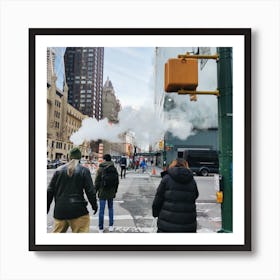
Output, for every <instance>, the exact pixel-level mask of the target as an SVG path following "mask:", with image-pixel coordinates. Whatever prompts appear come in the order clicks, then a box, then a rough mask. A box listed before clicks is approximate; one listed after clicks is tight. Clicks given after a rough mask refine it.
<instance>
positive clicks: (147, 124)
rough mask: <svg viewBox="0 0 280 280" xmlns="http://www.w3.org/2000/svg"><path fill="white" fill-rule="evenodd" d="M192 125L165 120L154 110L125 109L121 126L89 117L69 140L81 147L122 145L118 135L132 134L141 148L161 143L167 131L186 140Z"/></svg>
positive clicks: (177, 120) (176, 120)
mask: <svg viewBox="0 0 280 280" xmlns="http://www.w3.org/2000/svg"><path fill="white" fill-rule="evenodd" d="M191 129H192V125H191V124H190V123H188V122H187V123H186V122H185V121H184V122H182V121H180V120H179V119H175V120H174V119H171V120H168V121H164V120H162V119H161V118H160V117H159V116H158V115H157V114H156V113H155V112H154V111H153V110H151V109H149V108H146V107H142V108H140V109H134V108H132V107H124V108H123V110H122V111H121V112H120V113H119V123H117V124H110V123H109V122H108V119H103V120H101V121H97V120H96V119H95V118H87V119H84V120H83V122H82V126H81V128H80V129H79V130H78V131H77V132H75V133H73V134H72V136H71V137H70V141H71V142H73V143H74V144H75V145H80V144H82V143H83V141H84V140H87V141H89V140H98V139H102V140H107V141H110V142H116V143H117V142H121V141H122V140H121V139H120V138H119V135H120V134H122V133H124V132H127V131H132V132H133V133H134V135H135V141H136V144H137V145H139V146H143V145H147V144H154V143H155V142H158V141H159V140H160V139H161V138H162V136H163V134H164V133H165V132H166V131H170V132H171V133H173V134H174V135H175V136H177V137H179V138H180V139H186V138H187V137H188V135H189V134H190V133H191Z"/></svg>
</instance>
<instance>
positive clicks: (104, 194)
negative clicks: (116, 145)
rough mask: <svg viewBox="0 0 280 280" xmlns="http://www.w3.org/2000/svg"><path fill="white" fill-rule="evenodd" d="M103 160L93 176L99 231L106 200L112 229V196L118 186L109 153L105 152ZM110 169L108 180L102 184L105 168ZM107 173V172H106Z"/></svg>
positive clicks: (116, 172)
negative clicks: (96, 196)
mask: <svg viewBox="0 0 280 280" xmlns="http://www.w3.org/2000/svg"><path fill="white" fill-rule="evenodd" d="M103 159H104V161H103V162H101V163H100V165H99V168H98V170H97V173H96V177H95V186H96V190H97V193H98V198H99V206H100V207H99V222H98V225H99V232H100V233H103V232H104V211H105V206H106V202H107V204H108V212H109V231H110V232H113V231H114V227H113V225H114V206H113V202H114V198H115V197H116V193H117V191H118V186H119V174H118V171H117V169H116V168H115V165H114V163H113V162H112V160H111V155H109V154H105V155H104V156H103ZM109 169H110V175H109V176H110V177H111V178H110V179H111V180H110V182H109V183H108V185H107V184H106V185H105V184H104V173H106V170H109ZM108 173H109V172H108Z"/></svg>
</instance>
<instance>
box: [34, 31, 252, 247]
mask: <svg viewBox="0 0 280 280" xmlns="http://www.w3.org/2000/svg"><path fill="white" fill-rule="evenodd" d="M29 136H30V138H29V250H30V251H250V250H251V30H250V29H247V28H244V29H242V28H239V29H236V28H232V29H230V28H225V29H152V28H151V29H44V28H40V29H35V28H34V29H29ZM76 148H77V149H76ZM75 149H76V150H75ZM73 150H74V152H73ZM77 150H78V156H77V153H76V151H77ZM74 153H75V154H74ZM108 154H109V155H110V158H109V159H108V161H110V162H113V164H112V165H113V166H115V167H116V169H117V171H118V186H117V187H116V188H115V193H114V195H113V196H110V197H107V196H103V195H102V191H101V189H102V188H103V187H104V185H105V183H104V181H102V180H105V179H104V178H105V176H102V174H103V173H102V172H103V171H101V170H103V169H102V168H101V167H102V164H103V161H104V160H105V162H107V158H106V156H105V155H108ZM123 158H125V159H126V161H125V164H123V163H122V159H123ZM73 159H75V160H78V161H79V163H78V164H79V166H82V167H81V168H82V170H86V171H83V172H84V173H86V174H89V178H90V179H89V180H91V181H92V185H93V187H92V186H91V184H90V183H88V181H87V183H84V181H83V180H84V179H83V178H82V177H81V178H82V179H81V178H80V177H79V178H80V179H79V180H76V181H75V184H76V185H75V184H74V183H73V184H74V185H75V186H76V187H77V186H78V185H79V187H77V188H81V189H80V191H79V194H81V192H82V195H83V198H84V200H85V204H86V205H84V206H83V207H84V208H83V210H81V212H79V211H78V210H75V211H76V212H75V214H74V215H73V216H71V215H70V216H67V215H68V212H67V211H68V210H66V208H67V207H65V208H63V207H64V206H61V207H62V208H63V209H62V208H61V207H60V210H59V209H57V208H58V207H57V205H58V201H59V199H60V195H61V193H63V192H64V191H65V189H66V188H67V186H69V184H70V185H71V184H72V183H69V182H70V181H67V182H68V183H65V185H63V187H62V189H59V190H58V188H59V187H58V185H59V184H62V183H61V181H59V180H60V179H58V177H59V176H60V175H59V174H61V172H64V171H65V170H67V171H65V172H68V170H69V168H70V167H69V166H70V162H72V161H73ZM46 161H47V163H46ZM124 166H125V167H124ZM63 170H64V171H63ZM74 170H75V171H74V172H76V171H77V169H74ZM181 172H183V173H181ZM70 173H71V172H70ZM101 173H102V174H101ZM67 174H68V173H67ZM98 174H99V176H100V178H101V177H102V179H100V180H101V181H102V183H100V186H99V183H98V181H97V176H98ZM182 174H183V175H182ZM186 174H187V175H186ZM68 175H69V174H68ZM73 176H74V175H73ZM182 176H183V177H182ZM69 178H72V177H71V176H69ZM186 178H187V179H186ZM69 180H71V179H69ZM104 188H105V187H104ZM92 189H94V192H96V203H97V206H98V209H94V208H95V207H94V202H93V198H92V197H93V196H92V195H93V194H92ZM68 194H69V193H68ZM71 195H72V196H71V203H72V202H73V199H74V198H73V194H72V193H71ZM94 196H95V194H94ZM69 201H70V200H69ZM75 203H76V202H75ZM46 209H47V211H46ZM61 209H62V210H61ZM67 209H68V208H67ZM75 209H77V208H75ZM94 210H96V211H94ZM59 211H60V213H61V212H63V213H64V214H65V213H66V212H67V214H65V215H66V216H63V215H64V214H63V215H62V214H61V215H60V214H58V212H59ZM104 211H105V212H104ZM78 212H79V213H80V214H79V213H78ZM84 216H86V217H87V219H88V220H87V225H86V229H83V230H82V229H81V228H82V227H81V226H77V224H78V223H80V221H81V220H80V218H81V217H84ZM63 217H64V218H63ZM77 221H78V222H77ZM77 227H78V228H79V229H77ZM76 229H77V230H76ZM78 233H83V234H78Z"/></svg>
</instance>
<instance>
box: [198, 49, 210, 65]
mask: <svg viewBox="0 0 280 280" xmlns="http://www.w3.org/2000/svg"><path fill="white" fill-rule="evenodd" d="M199 54H209V55H210V54H211V52H210V48H203V47H200V48H199ZM207 61H208V59H204V58H203V59H201V60H200V70H202V69H203V68H204V66H205V64H206V63H207Z"/></svg>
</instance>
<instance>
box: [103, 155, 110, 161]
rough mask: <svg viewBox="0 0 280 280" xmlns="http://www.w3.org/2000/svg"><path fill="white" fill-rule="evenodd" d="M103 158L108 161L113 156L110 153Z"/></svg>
mask: <svg viewBox="0 0 280 280" xmlns="http://www.w3.org/2000/svg"><path fill="white" fill-rule="evenodd" d="M103 159H104V160H106V161H110V160H111V156H110V155H109V154H106V155H104V156H103Z"/></svg>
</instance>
